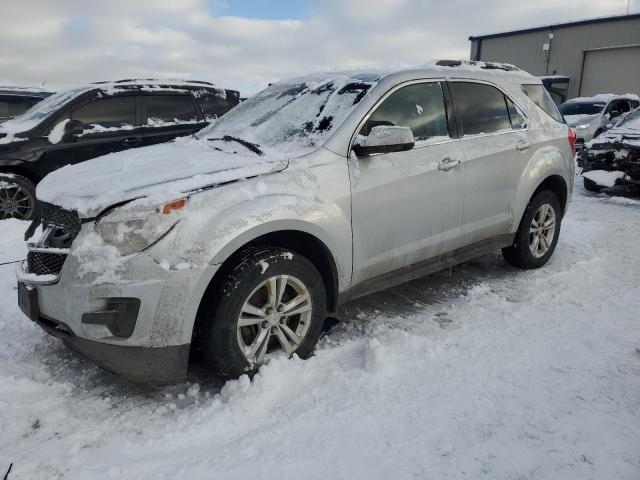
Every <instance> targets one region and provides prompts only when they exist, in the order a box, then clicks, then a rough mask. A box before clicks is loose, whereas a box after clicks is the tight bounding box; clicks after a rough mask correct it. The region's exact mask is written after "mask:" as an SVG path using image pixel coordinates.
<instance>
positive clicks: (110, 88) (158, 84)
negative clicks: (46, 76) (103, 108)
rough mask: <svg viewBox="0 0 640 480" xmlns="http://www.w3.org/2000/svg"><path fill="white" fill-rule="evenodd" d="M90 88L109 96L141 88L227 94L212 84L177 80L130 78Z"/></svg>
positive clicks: (151, 90) (155, 90)
mask: <svg viewBox="0 0 640 480" xmlns="http://www.w3.org/2000/svg"><path fill="white" fill-rule="evenodd" d="M90 86H92V87H95V88H99V89H100V90H102V91H103V92H105V93H106V94H107V95H114V94H116V93H120V92H122V91H123V90H130V89H131V88H140V90H143V91H149V92H162V91H170V92H186V90H185V89H186V88H201V89H204V88H208V89H215V90H216V92H217V93H218V94H219V95H220V96H224V95H225V93H226V90H225V89H224V88H220V87H216V86H215V85H214V84H213V83H210V82H205V81H201V80H180V79H175V78H140V79H136V78H129V79H124V80H113V81H106V82H94V83H91V84H90Z"/></svg>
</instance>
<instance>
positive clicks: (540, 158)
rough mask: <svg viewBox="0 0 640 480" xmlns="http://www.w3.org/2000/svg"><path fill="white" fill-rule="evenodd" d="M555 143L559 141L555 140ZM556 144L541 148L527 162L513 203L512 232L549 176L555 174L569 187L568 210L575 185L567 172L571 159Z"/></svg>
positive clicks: (566, 204)
mask: <svg viewBox="0 0 640 480" xmlns="http://www.w3.org/2000/svg"><path fill="white" fill-rule="evenodd" d="M553 143H554V144H555V143H557V141H554V142H553ZM554 144H551V145H546V146H544V147H542V148H540V149H539V150H538V151H537V152H536V153H535V154H534V155H533V156H532V157H531V160H530V161H529V163H528V164H527V167H526V168H525V170H524V172H523V174H522V177H521V178H520V181H519V182H518V189H517V193H516V201H515V202H514V205H513V219H514V222H513V224H512V226H511V232H515V231H517V230H518V226H519V225H520V220H521V219H522V215H523V214H524V211H525V209H526V208H527V205H528V204H529V200H531V197H532V196H533V193H534V192H535V191H536V189H537V188H538V187H539V186H540V185H541V184H542V183H543V182H544V181H545V180H546V179H547V178H549V177H552V176H554V175H555V176H559V177H561V178H562V179H563V180H564V182H565V184H566V187H567V201H566V203H565V205H563V206H562V207H563V209H564V211H566V210H567V208H568V206H569V200H570V198H571V191H572V187H573V178H571V177H570V176H569V175H568V173H567V162H568V161H570V160H567V159H566V158H565V157H566V155H565V154H563V150H562V149H560V148H559V147H558V146H557V145H554Z"/></svg>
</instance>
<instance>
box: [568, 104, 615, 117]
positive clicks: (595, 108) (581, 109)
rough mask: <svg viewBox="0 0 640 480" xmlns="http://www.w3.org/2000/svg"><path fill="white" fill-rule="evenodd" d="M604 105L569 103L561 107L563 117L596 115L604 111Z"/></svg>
mask: <svg viewBox="0 0 640 480" xmlns="http://www.w3.org/2000/svg"><path fill="white" fill-rule="evenodd" d="M604 106H605V104H604V103H599V102H598V103H593V102H568V103H563V104H562V105H560V113H562V115H565V116H566V115H596V114H598V113H600V112H601V111H602V110H603V109H604Z"/></svg>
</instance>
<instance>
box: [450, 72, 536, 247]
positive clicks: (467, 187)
mask: <svg viewBox="0 0 640 480" xmlns="http://www.w3.org/2000/svg"><path fill="white" fill-rule="evenodd" d="M450 89H451V95H452V98H453V104H454V109H455V113H456V119H457V120H458V128H459V131H460V134H461V139H460V142H461V144H462V150H463V152H464V158H463V161H462V172H463V176H464V192H465V200H464V209H463V214H462V227H461V228H462V235H463V243H464V244H465V245H471V244H473V243H476V242H480V241H483V240H487V239H490V238H494V237H497V236H499V235H503V234H507V233H508V232H509V230H510V228H511V226H512V225H513V222H514V215H513V210H512V206H513V204H514V201H515V196H516V190H517V187H518V183H519V181H520V178H521V176H522V174H523V172H524V169H525V167H526V165H527V163H528V162H529V160H530V158H531V152H532V150H533V149H532V148H531V144H530V140H529V136H528V131H527V120H526V118H525V116H524V114H523V113H522V109H521V108H519V107H518V106H516V104H515V103H514V102H513V100H511V99H510V98H509V97H508V96H507V95H506V94H505V93H504V92H503V91H502V90H500V89H498V88H497V87H496V86H494V85H490V84H487V83H482V82H477V81H469V80H464V81H452V82H450Z"/></svg>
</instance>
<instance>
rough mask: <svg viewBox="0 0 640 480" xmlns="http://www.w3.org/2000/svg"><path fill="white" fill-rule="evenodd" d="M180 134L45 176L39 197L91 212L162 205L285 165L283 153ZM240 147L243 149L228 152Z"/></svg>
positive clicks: (60, 204) (80, 210) (279, 169)
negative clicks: (133, 203)
mask: <svg viewBox="0 0 640 480" xmlns="http://www.w3.org/2000/svg"><path fill="white" fill-rule="evenodd" d="M217 145H218V148H216V147H215V146H214V142H209V141H207V140H198V139H195V138H191V137H189V138H179V139H177V140H174V141H173V142H170V143H164V144H161V145H154V146H151V147H146V148H137V149H132V150H126V151H123V152H118V153H112V154H109V155H105V156H103V157H98V158H95V159H92V160H89V161H86V162H83V163H80V164H77V165H68V166H66V167H63V168H61V169H59V170H56V171H55V172H53V173H51V174H49V175H47V176H46V177H45V178H44V180H42V181H41V182H40V183H39V184H38V188H37V191H36V195H37V197H38V200H40V201H44V202H48V203H51V204H54V205H58V206H61V207H63V208H65V209H68V210H75V211H77V212H78V213H79V214H80V216H82V217H93V216H95V215H97V214H98V213H100V212H101V211H102V210H104V209H105V208H107V207H110V206H112V205H114V204H117V203H120V202H123V201H127V200H132V199H135V198H144V199H145V201H146V202H149V204H160V203H164V202H166V201H170V200H173V199H176V198H180V197H182V196H184V194H185V193H187V192H192V191H194V190H198V189H201V188H205V187H209V186H212V185H219V184H222V183H227V182H231V181H234V180H239V179H243V178H249V177H255V176H258V175H264V174H268V173H274V172H278V171H281V170H284V169H285V168H286V167H287V165H288V161H287V160H286V159H284V158H273V157H269V156H258V155H256V154H254V153H251V152H248V151H246V152H245V150H244V149H243V147H241V146H240V145H237V144H232V143H228V145H226V146H225V147H226V148H224V150H225V151H221V150H220V146H219V144H217ZM227 150H228V151H229V152H233V151H235V150H241V151H242V152H243V153H228V152H227Z"/></svg>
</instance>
